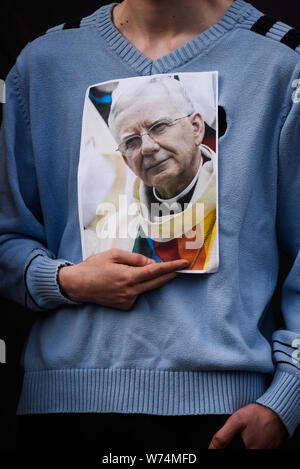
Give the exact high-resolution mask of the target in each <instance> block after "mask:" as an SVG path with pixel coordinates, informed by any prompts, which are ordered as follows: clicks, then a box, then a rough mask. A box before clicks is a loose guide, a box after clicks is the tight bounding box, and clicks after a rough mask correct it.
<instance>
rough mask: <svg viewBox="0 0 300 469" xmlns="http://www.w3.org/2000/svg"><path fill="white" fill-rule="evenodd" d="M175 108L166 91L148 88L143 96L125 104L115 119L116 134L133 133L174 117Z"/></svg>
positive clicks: (159, 88)
mask: <svg viewBox="0 0 300 469" xmlns="http://www.w3.org/2000/svg"><path fill="white" fill-rule="evenodd" d="M174 112H176V107H175V104H174V102H173V101H172V99H170V96H169V95H168V93H167V91H166V90H164V89H163V88H162V87H161V86H149V88H148V89H145V90H144V92H143V94H139V95H137V96H136V97H135V98H134V99H133V100H132V101H129V102H127V103H126V107H125V109H122V111H121V112H120V113H119V114H118V115H117V116H116V117H115V128H116V130H117V133H118V134H119V135H120V134H124V133H126V134H127V133H129V134H130V133H134V132H137V131H139V130H140V128H141V127H144V126H149V125H150V124H151V123H152V122H155V121H157V120H160V119H163V118H170V119H172V118H173V117H174Z"/></svg>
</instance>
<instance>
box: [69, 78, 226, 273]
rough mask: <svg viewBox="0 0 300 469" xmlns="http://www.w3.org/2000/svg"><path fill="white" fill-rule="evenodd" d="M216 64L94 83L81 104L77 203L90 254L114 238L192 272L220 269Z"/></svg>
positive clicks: (111, 244) (85, 251)
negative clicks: (181, 264) (179, 261)
mask: <svg viewBox="0 0 300 469" xmlns="http://www.w3.org/2000/svg"><path fill="white" fill-rule="evenodd" d="M217 136H218V72H217V71H213V72H199V73H177V74H170V75H167V74H163V75H151V76H146V77H134V78H125V79H120V80H114V81H109V82H105V83H99V84H94V85H92V86H91V87H89V88H88V90H87V93H86V98H85V104H84V112H83V121H82V134H81V147H80V161H79V168H78V204H79V218H80V225H81V226H80V228H81V241H82V253H83V258H84V259H85V258H87V257H89V256H90V255H92V254H95V253H98V252H103V251H106V250H108V249H111V248H119V249H125V250H128V251H132V252H137V253H140V254H143V255H145V256H147V257H149V258H152V259H154V260H156V261H157V262H165V261H170V260H175V259H187V260H189V261H190V264H189V266H188V268H187V269H185V270H184V271H183V272H185V273H208V272H211V273H213V272H216V271H217V270H218V265H219V245H218V139H217Z"/></svg>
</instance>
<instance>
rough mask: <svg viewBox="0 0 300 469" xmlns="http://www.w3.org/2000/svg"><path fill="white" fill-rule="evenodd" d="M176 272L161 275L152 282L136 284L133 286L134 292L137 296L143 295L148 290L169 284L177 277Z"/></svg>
mask: <svg viewBox="0 0 300 469" xmlns="http://www.w3.org/2000/svg"><path fill="white" fill-rule="evenodd" d="M177 275H178V274H177V272H171V273H169V274H164V275H161V276H160V277H156V278H153V279H152V280H147V281H146V282H142V283H138V284H137V285H136V286H135V290H136V292H137V294H138V295H139V294H141V293H144V292H146V291H149V290H153V289H154V288H158V287H161V286H162V285H164V284H165V283H167V282H169V281H170V280H172V279H173V278H175V277H176V276H177Z"/></svg>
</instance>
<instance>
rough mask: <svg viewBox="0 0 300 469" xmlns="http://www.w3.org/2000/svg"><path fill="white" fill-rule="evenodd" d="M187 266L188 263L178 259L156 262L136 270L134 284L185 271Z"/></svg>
mask: <svg viewBox="0 0 300 469" xmlns="http://www.w3.org/2000/svg"><path fill="white" fill-rule="evenodd" d="M188 265H189V261H186V260H184V259H179V260H176V261H170V262H158V263H154V264H152V265H146V266H145V267H143V268H141V269H138V270H137V271H136V272H135V280H136V283H143V282H147V281H149V280H153V279H155V278H157V277H161V276H162V275H166V274H169V273H172V272H175V271H176V270H182V269H185V268H186V267H187V266H188Z"/></svg>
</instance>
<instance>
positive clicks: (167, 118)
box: [122, 117, 171, 140]
mask: <svg viewBox="0 0 300 469" xmlns="http://www.w3.org/2000/svg"><path fill="white" fill-rule="evenodd" d="M169 120H171V119H170V118H169V117H160V118H159V119H156V120H155V121H152V122H151V123H150V124H149V125H147V126H146V129H149V128H150V127H153V126H154V125H155V124H158V123H159V122H161V121H169ZM137 135H139V134H138V133H130V134H128V135H126V134H125V136H124V137H123V138H122V140H126V139H128V138H130V137H135V136H137Z"/></svg>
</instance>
